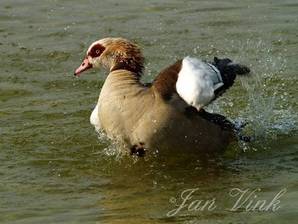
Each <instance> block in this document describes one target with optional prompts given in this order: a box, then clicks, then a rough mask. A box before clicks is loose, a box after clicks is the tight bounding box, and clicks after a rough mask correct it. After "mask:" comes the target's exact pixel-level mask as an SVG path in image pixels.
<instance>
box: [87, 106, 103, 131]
mask: <svg viewBox="0 0 298 224" xmlns="http://www.w3.org/2000/svg"><path fill="white" fill-rule="evenodd" d="M90 123H91V124H92V125H94V127H95V129H96V131H99V130H100V128H101V127H100V121H99V117H98V104H97V105H96V107H95V108H94V110H93V111H92V113H91V116H90Z"/></svg>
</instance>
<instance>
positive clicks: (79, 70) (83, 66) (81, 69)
mask: <svg viewBox="0 0 298 224" xmlns="http://www.w3.org/2000/svg"><path fill="white" fill-rule="evenodd" d="M89 68H92V65H91V64H90V63H89V61H88V58H85V59H84V60H83V63H82V64H81V65H80V67H78V68H77V69H76V70H75V73H74V75H75V76H79V75H80V74H81V73H82V72H84V71H86V70H88V69H89Z"/></svg>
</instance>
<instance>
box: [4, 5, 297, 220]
mask: <svg viewBox="0 0 298 224" xmlns="http://www.w3.org/2000/svg"><path fill="white" fill-rule="evenodd" d="M297 24H298V3H297V1H296V0H285V1H278V0H271V1H266V0H258V1H256V0H243V1H237V0H230V1H228V0H222V1H215V0H212V1H210V0H208V1H207V0H200V1H178V0H173V1H170V0H166V1H157V0H155V1H136V0H130V1H129V0H123V1H95V0H88V1H87V0H86V1H78V0H75V1H66V0H64V1H63V0H44V1H33V0H27V1H20V0H19V1H16V0H1V2H0V49H1V54H0V59H1V64H2V66H1V70H0V105H1V107H0V223H5V224H6V223H7V224H8V223H14V224H15V223H16V224H19V223H22V224H27V223H28V224H29V223H30V224H32V223H113V224H114V223H185V224H194V223H203V224H204V223H212V224H213V223H225V224H226V223H239V224H240V223H241V224H242V223H249V224H251V223H258V224H259V223H269V222H270V223H272V224H273V223H278V224H280V223H293V224H294V223H297V220H298V181H297V180H298V166H297V165H298V140H297V134H298V128H297V120H298V116H297V109H298V106H297V98H298V93H297V81H298V80H297V75H298V73H297V69H298V64H297V59H298V53H297V52H298V28H297ZM107 36H122V37H126V38H128V39H130V40H133V41H135V42H137V43H138V44H139V45H140V46H141V47H142V49H143V50H144V54H145V57H146V72H145V76H144V80H145V81H150V80H152V79H153V78H154V76H155V75H156V74H157V72H158V71H160V70H161V69H162V68H164V67H165V66H167V65H169V64H171V63H173V62H175V60H176V59H178V58H181V57H183V56H186V55H192V56H197V57H199V58H203V59H210V60H211V59H212V58H213V56H215V55H217V56H220V57H230V58H233V59H235V60H237V61H240V62H242V63H244V64H247V65H249V66H250V67H251V69H252V70H253V75H252V77H251V78H242V79H238V80H237V82H236V83H235V85H234V87H233V88H231V89H230V90H229V91H228V93H226V94H225V95H224V96H223V97H221V98H220V99H219V100H218V101H216V102H214V104H213V105H211V106H210V107H209V108H208V109H209V110H210V111H215V112H219V113H222V114H224V115H226V116H227V117H229V118H230V119H231V120H234V121H241V120H246V121H248V122H249V124H248V125H247V127H246V129H245V133H247V134H249V135H252V136H254V138H255V140H254V141H253V142H252V143H250V144H243V143H239V144H235V145H232V146H231V147H229V149H228V150H227V152H226V153H225V155H222V156H219V157H218V158H212V159H211V158H210V159H208V160H201V159H200V158H199V157H198V156H196V155H193V154H192V155H190V154H187V153H185V154H183V155H176V154H175V153H172V154H170V155H168V156H158V155H157V156H156V157H155V158H147V159H146V158H145V159H135V158H131V157H130V156H121V155H119V154H118V153H117V148H116V149H115V147H114V146H112V145H111V143H110V142H108V141H107V140H105V139H104V138H102V137H100V138H98V136H97V134H96V133H95V131H94V129H93V127H92V126H91V125H90V124H89V116H90V113H91V111H92V108H93V107H94V105H95V104H96V101H97V98H98V94H99V92H100V88H101V86H102V84H103V82H104V79H105V75H106V72H105V71H103V70H102V71H93V72H88V74H87V73H86V74H85V75H83V76H82V77H81V78H79V79H78V78H75V77H73V71H74V69H75V68H76V67H77V66H78V65H79V64H80V63H81V60H82V58H83V56H84V54H85V51H86V49H87V47H88V46H89V44H90V43H92V42H93V41H94V40H97V39H101V38H103V37H107ZM196 188H198V189H197V190H196V191H195V192H194V195H193V196H192V198H191V200H188V201H187V203H188V204H190V203H191V201H195V200H197V201H196V202H193V205H194V204H195V203H196V204H197V205H198V203H199V202H198V200H210V199H215V201H216V208H215V209H211V210H212V211H211V210H207V209H202V210H203V211H201V210H196V211H194V209H193V207H191V206H190V209H187V208H183V209H181V211H179V212H178V211H177V213H176V214H175V215H173V216H169V215H167V214H168V212H169V211H171V210H174V209H177V208H178V207H177V206H178V205H179V204H180V205H181V203H182V199H181V198H180V197H181V192H183V191H185V190H187V189H196ZM235 188H238V189H239V190H243V191H244V190H246V189H249V190H250V191H252V190H256V189H259V190H260V192H257V193H256V194H251V197H250V199H254V201H255V202H256V200H258V199H260V200H267V205H268V204H269V203H270V201H272V200H273V198H274V197H275V196H277V194H278V193H279V192H280V191H281V190H283V189H284V190H286V192H285V193H284V194H283V195H281V197H280V198H279V199H278V200H279V201H280V202H279V204H278V206H279V207H278V208H277V207H276V209H275V210H276V211H272V209H271V210H269V211H246V209H245V206H244V205H243V206H242V207H241V208H239V209H236V211H231V208H232V206H233V205H234V204H235V201H236V198H235V197H232V196H231V195H230V193H233V191H234V193H235ZM233 189H234V190H233ZM186 192H187V191H186ZM184 193H185V192H184ZM248 193H249V192H248ZM254 195H257V198H255V197H254ZM184 196H185V195H184ZM243 200H244V199H243ZM275 202H276V201H275ZM187 203H186V204H187ZM247 203H248V201H247V202H246V204H247Z"/></svg>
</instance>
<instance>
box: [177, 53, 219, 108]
mask: <svg viewBox="0 0 298 224" xmlns="http://www.w3.org/2000/svg"><path fill="white" fill-rule="evenodd" d="M223 85H224V83H223V81H222V78H221V75H220V72H219V71H218V69H217V68H216V67H215V66H213V65H211V64H208V63H206V62H203V61H201V60H198V59H196V58H191V57H186V58H184V59H183V61H182V68H181V70H180V72H179V74H178V79H177V82H176V89H177V92H178V94H179V95H180V97H182V99H183V100H184V101H185V102H186V103H187V104H189V105H191V106H193V107H195V108H197V110H198V111H199V110H200V109H201V108H202V107H204V106H206V105H207V104H209V103H210V102H211V101H212V100H213V99H214V97H215V95H214V91H215V90H216V89H218V88H220V87H221V86H223Z"/></svg>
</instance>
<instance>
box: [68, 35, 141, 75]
mask: <svg viewBox="0 0 298 224" xmlns="http://www.w3.org/2000/svg"><path fill="white" fill-rule="evenodd" d="M143 64H144V57H143V55H142V52H141V50H140V48H139V47H138V46H137V45H136V44H134V43H132V42H130V41H128V40H126V39H124V38H112V37H109V38H104V39H101V40H98V41H95V42H93V43H92V44H91V45H90V46H89V48H88V50H87V53H86V56H85V58H84V59H83V62H82V64H81V65H80V66H79V67H78V68H77V69H76V70H75V73H74V75H75V76H79V75H80V74H81V73H83V72H84V71H87V70H89V69H91V68H100V67H104V68H106V69H108V70H109V71H110V72H111V71H114V70H117V69H125V70H129V71H131V72H133V73H135V75H136V76H137V77H140V76H141V74H142V71H143V68H144V65H143Z"/></svg>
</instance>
